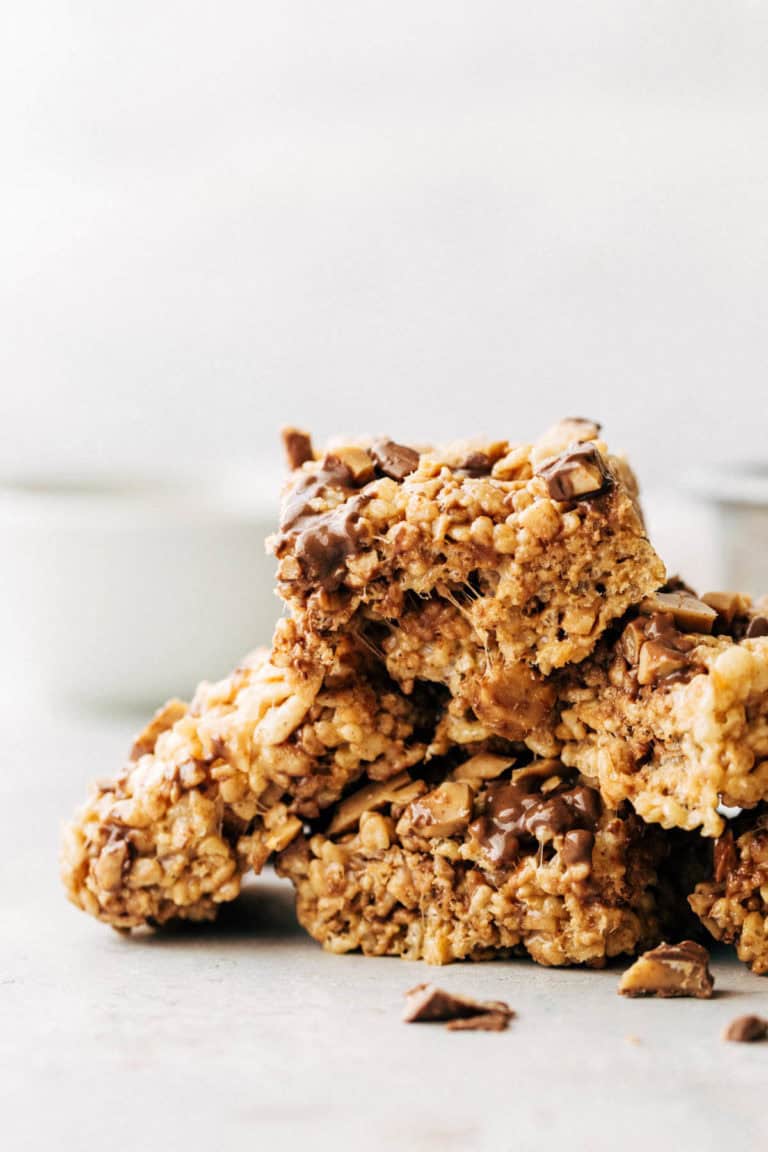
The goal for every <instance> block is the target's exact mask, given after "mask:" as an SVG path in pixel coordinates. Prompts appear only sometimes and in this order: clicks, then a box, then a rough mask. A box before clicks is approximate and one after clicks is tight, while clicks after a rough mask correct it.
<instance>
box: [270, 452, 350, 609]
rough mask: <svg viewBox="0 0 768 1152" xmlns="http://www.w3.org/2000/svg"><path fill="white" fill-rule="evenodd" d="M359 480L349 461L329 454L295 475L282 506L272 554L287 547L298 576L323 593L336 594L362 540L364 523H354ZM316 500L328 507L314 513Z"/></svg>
mask: <svg viewBox="0 0 768 1152" xmlns="http://www.w3.org/2000/svg"><path fill="white" fill-rule="evenodd" d="M363 482H364V481H363V479H362V477H360V476H356V475H355V473H354V472H353V470H352V468H351V467H350V466H349V464H347V463H346V462H345V461H344V460H342V459H340V458H339V457H338V456H336V455H335V454H333V453H329V454H328V455H327V456H326V457H325V459H324V460H323V463H322V466H321V467H320V468H319V469H318V470H317V471H316V472H312V473H300V474H299V480H298V482H297V483H296V484H295V486H294V487H293V488H291V489H289V492H288V497H287V500H286V502H285V504H284V505H283V512H282V516H281V519H280V532H279V534H278V538H277V546H276V548H275V554H276V555H277V557H278V558H280V557H281V556H283V555H284V554H285V552H286V550H288V549H289V548H290V549H291V550H292V551H293V553H294V555H295V557H296V559H297V560H298V561H299V563H300V565H301V570H302V575H303V578H304V579H305V580H306V581H307V582H311V583H315V584H319V585H320V586H321V587H322V588H323V589H325V591H326V592H335V591H336V589H337V588H339V587H340V585H341V584H342V583H343V582H344V575H345V571H346V566H345V561H346V558H347V557H348V556H350V555H352V554H353V553H354V552H356V551H357V550H358V548H359V546H360V544H361V542H362V540H363V534H364V531H365V527H364V525H361V524H360V523H359V521H360V509H361V506H362V502H363V501H364V499H365V497H364V495H363V494H362V493H358V489H359V487H360V484H361V483H363ZM333 493H335V495H330V494H333ZM353 494H354V496H353ZM329 495H330V499H328V497H329ZM350 497H352V498H350ZM320 498H324V499H325V500H326V503H327V502H330V503H331V504H332V507H330V508H328V509H327V511H316V510H315V507H314V505H315V503H316V502H317V501H318V500H319V499H320Z"/></svg>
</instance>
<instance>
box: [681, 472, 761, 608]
mask: <svg viewBox="0 0 768 1152" xmlns="http://www.w3.org/2000/svg"><path fill="white" fill-rule="evenodd" d="M685 486H686V488H687V490H688V491H689V492H690V493H691V495H693V496H695V497H696V498H697V499H698V500H700V501H703V502H705V504H706V506H707V508H708V509H709V512H710V515H711V517H712V531H713V535H714V542H715V550H716V557H717V584H718V586H719V587H720V588H724V589H728V590H733V591H738V592H748V593H749V594H750V595H751V596H763V595H765V594H766V593H768V464H758V463H738V464H736V463H734V464H714V465H712V466H710V467H707V468H699V469H696V470H694V471H691V472H690V473H688V475H687V476H686V478H685Z"/></svg>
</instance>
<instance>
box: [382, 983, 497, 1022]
mask: <svg viewBox="0 0 768 1152" xmlns="http://www.w3.org/2000/svg"><path fill="white" fill-rule="evenodd" d="M405 1000H406V1004H405V1014H404V1016H403V1020H404V1021H405V1023H406V1024H418V1023H432V1022H441V1023H447V1024H448V1027H449V1028H452V1029H453V1030H454V1031H456V1030H461V1029H469V1028H476V1029H478V1030H484V1031H491V1032H501V1031H502V1030H503V1029H504V1028H506V1027H507V1024H508V1023H509V1021H510V1020H511V1019H512V1017H513V1016H514V1015H515V1013H514V1012H513V1011H512V1009H511V1008H510V1007H509V1005H508V1004H505V1003H504V1001H503V1000H472V999H471V998H470V997H469V996H455V995H454V994H453V993H452V992H446V991H445V990H444V989H442V988H438V987H436V985H434V984H417V985H416V987H415V988H411V989H410V990H409V991H408V992H406V994H405ZM469 1021H474V1022H475V1023H472V1024H470V1023H469ZM477 1021H481V1023H477Z"/></svg>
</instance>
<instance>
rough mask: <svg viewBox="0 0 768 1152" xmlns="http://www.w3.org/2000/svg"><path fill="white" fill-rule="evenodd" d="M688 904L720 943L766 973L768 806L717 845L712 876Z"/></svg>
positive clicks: (735, 826)
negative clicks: (730, 945)
mask: <svg viewBox="0 0 768 1152" xmlns="http://www.w3.org/2000/svg"><path fill="white" fill-rule="evenodd" d="M690 905H691V907H692V908H693V910H694V912H695V913H696V915H697V916H699V917H700V918H701V920H702V921H703V923H704V924H705V925H706V927H707V928H708V929H709V931H710V932H711V933H712V935H713V936H714V937H715V939H716V940H723V941H725V942H726V943H728V944H735V945H736V952H737V954H738V957H739V959H740V960H743V961H744V962H745V964H749V966H750V967H751V968H752V971H753V972H757V973H758V974H759V975H766V974H768V805H762V807H761V808H759V809H758V810H756V811H755V812H750V813H748V814H744V815H743V816H741V817H739V819H737V820H736V821H734V824H733V827H731V828H728V829H727V831H726V832H725V833H724V834H723V835H722V836H721V837H720V839H719V840H717V841H716V842H715V844H714V846H713V852H712V867H711V874H710V878H709V879H708V880H706V881H704V882H703V883H701V884H698V885H697V887H696V891H695V892H694V894H693V895H692V896H691V897H690Z"/></svg>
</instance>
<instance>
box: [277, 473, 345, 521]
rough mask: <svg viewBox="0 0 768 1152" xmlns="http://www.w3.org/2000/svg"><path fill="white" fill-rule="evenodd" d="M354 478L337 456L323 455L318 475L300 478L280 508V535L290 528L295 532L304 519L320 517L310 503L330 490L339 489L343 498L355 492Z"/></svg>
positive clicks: (313, 474) (312, 474)
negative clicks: (281, 508)
mask: <svg viewBox="0 0 768 1152" xmlns="http://www.w3.org/2000/svg"><path fill="white" fill-rule="evenodd" d="M354 487H355V486H354V477H353V475H352V472H351V471H350V469H349V468H348V467H347V465H346V464H344V463H343V462H342V461H341V460H339V458H338V457H337V456H333V455H330V456H326V457H325V459H324V460H323V464H322V467H321V468H319V469H318V471H317V472H312V473H308V474H306V475H303V476H302V477H301V478H300V479H299V482H298V483H297V484H296V485H295V486H294V487H293V488H291V489H289V492H288V499H287V500H286V502H285V504H284V505H283V510H282V515H281V517H280V532H281V534H283V535H284V534H285V533H287V532H289V531H290V530H291V529H298V528H299V526H300V522H301V521H303V520H304V519H305V518H312V517H316V516H318V515H319V513H317V512H315V511H314V509H313V507H312V502H313V501H314V500H316V499H317V498H318V497H319V496H322V495H323V494H324V493H325V492H326V491H327V490H328V489H329V488H331V489H339V490H340V492H341V494H342V496H346V495H348V494H349V493H350V492H351V491H353V490H354Z"/></svg>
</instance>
